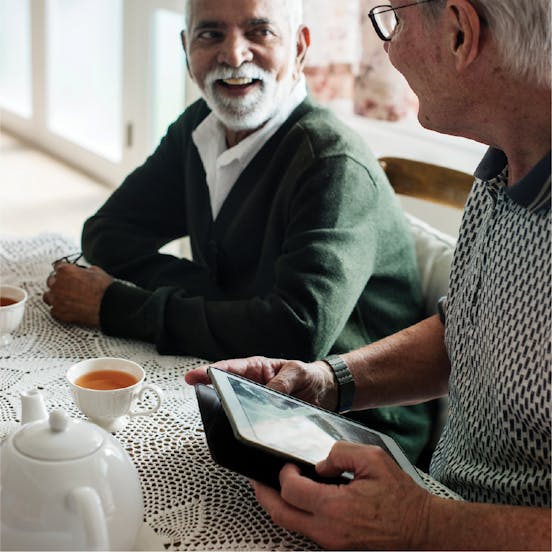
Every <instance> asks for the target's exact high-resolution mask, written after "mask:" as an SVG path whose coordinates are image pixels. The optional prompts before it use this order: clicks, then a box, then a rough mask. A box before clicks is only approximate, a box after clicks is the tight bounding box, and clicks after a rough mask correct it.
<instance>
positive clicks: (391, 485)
mask: <svg viewBox="0 0 552 552" xmlns="http://www.w3.org/2000/svg"><path fill="white" fill-rule="evenodd" d="M316 471H317V472H318V473H319V474H320V475H322V476H328V477H330V476H337V475H339V474H341V473H342V472H343V471H349V472H352V473H354V474H355V480H354V481H352V482H351V483H349V484H348V485H330V484H328V485H325V484H321V483H316V482H314V481H312V480H311V479H309V478H306V477H303V476H301V475H300V473H299V469H298V468H297V466H295V465H293V464H287V465H286V466H284V468H283V469H282V471H281V472H280V484H281V493H280V494H279V493H278V492H277V491H275V490H274V489H271V488H270V487H266V486H264V485H262V484H260V483H256V482H253V483H252V484H253V487H254V489H255V494H256V496H257V500H258V501H259V502H260V503H261V505H262V506H263V508H264V509H265V510H266V511H267V512H268V513H269V514H270V516H271V518H272V520H273V521H274V523H276V524H278V525H281V526H282V527H285V528H286V529H288V530H290V531H296V532H298V533H301V534H303V535H306V536H307V537H309V538H310V539H312V540H313V541H315V542H317V543H318V544H320V545H321V546H322V547H324V548H329V549H337V550H355V549H361V550H385V549H394V550H407V549H409V550H411V549H414V550H415V549H417V548H418V547H419V544H420V543H422V542H424V540H425V538H426V535H425V532H426V531H427V526H428V520H429V507H430V503H431V501H432V497H431V495H430V494H429V493H428V492H427V491H425V490H424V489H422V488H421V487H419V486H418V485H417V484H416V483H414V481H413V480H412V479H411V478H410V477H409V476H408V475H407V474H406V473H404V472H403V471H402V470H401V469H400V468H399V467H398V466H397V464H396V463H395V462H394V461H393V459H392V458H390V457H389V456H388V455H387V453H385V452H384V451H383V450H382V449H381V448H379V447H374V446H369V445H359V444H354V443H346V442H339V443H336V444H335V445H334V446H333V448H332V450H331V452H330V454H329V456H328V458H327V459H326V460H324V461H322V462H320V463H319V464H318V465H317V467H316Z"/></svg>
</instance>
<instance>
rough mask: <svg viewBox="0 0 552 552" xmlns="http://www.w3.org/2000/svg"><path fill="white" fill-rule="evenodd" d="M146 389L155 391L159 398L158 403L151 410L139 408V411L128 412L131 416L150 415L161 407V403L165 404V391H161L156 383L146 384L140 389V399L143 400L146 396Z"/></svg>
mask: <svg viewBox="0 0 552 552" xmlns="http://www.w3.org/2000/svg"><path fill="white" fill-rule="evenodd" d="M146 391H153V394H154V395H155V397H156V399H157V404H156V405H155V406H154V407H153V408H150V409H149V410H139V411H138V412H133V411H130V412H129V413H128V415H129V416H131V417H132V416H149V415H150V414H154V413H155V412H157V411H158V410H159V409H160V408H161V405H162V404H163V391H161V389H160V388H159V387H157V385H155V383H148V384H146V385H144V386H143V387H142V389H141V390H140V393H139V394H138V401H141V400H142V399H143V398H144V395H145V393H146Z"/></svg>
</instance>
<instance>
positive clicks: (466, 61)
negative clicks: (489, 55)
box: [445, 0, 483, 71]
mask: <svg viewBox="0 0 552 552" xmlns="http://www.w3.org/2000/svg"><path fill="white" fill-rule="evenodd" d="M445 18H446V19H445V29H446V32H447V37H448V38H447V42H448V48H449V51H450V53H451V54H452V55H453V56H454V57H455V60H456V61H455V65H456V69H457V70H458V71H463V70H464V69H466V68H467V67H468V66H469V65H471V64H472V63H473V62H474V61H475V60H476V59H477V57H478V56H479V55H480V54H481V48H482V46H483V43H482V38H483V36H482V25H481V19H480V17H479V14H478V13H477V11H476V10H475V8H474V7H473V5H472V4H471V3H470V2H469V1H468V0H449V2H448V3H447V7H446V14H445Z"/></svg>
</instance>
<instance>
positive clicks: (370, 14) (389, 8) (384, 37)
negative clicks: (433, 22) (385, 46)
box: [368, 0, 434, 42]
mask: <svg viewBox="0 0 552 552" xmlns="http://www.w3.org/2000/svg"><path fill="white" fill-rule="evenodd" d="M433 1H434V0H421V1H420V2H411V3H410V4H405V5H404V6H397V7H396V8H394V7H393V6H391V4H382V5H380V6H374V7H373V8H372V9H371V10H370V11H369V12H368V17H369V18H370V21H371V22H372V26H373V27H374V30H375V31H376V34H377V35H378V36H379V37H380V38H381V40H383V41H385V42H389V41H390V40H391V38H392V36H393V35H391V36H387V35H385V34H383V32H382V30H381V28H380V26H379V23H378V22H377V20H376V13H375V12H376V10H378V9H380V8H387V9H386V10H382V11H380V12H378V14H377V15H379V14H381V13H386V12H389V11H392V12H393V13H394V12H396V11H397V10H402V9H403V8H410V7H411V6H418V5H420V4H427V3H428V2H433ZM395 19H397V21H398V18H397V16H396V15H395Z"/></svg>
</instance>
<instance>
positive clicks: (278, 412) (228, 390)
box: [196, 367, 424, 488]
mask: <svg viewBox="0 0 552 552" xmlns="http://www.w3.org/2000/svg"><path fill="white" fill-rule="evenodd" d="M209 375H210V378H211V382H212V384H213V387H214V389H211V388H209V387H207V386H205V385H197V386H196V394H197V397H198V403H199V408H200V411H201V416H202V420H203V423H204V427H205V433H206V437H207V443H208V445H209V449H210V452H211V455H212V457H213V459H214V460H215V461H216V462H217V463H219V464H221V465H223V466H225V467H227V468H229V469H232V470H234V471H236V472H238V473H241V474H242V475H245V476H247V477H249V478H252V479H255V480H258V481H261V482H263V483H266V484H268V485H270V486H272V487H274V488H279V481H278V474H279V471H280V469H281V468H282V467H283V465H284V464H286V463H287V462H292V463H295V464H297V465H298V466H299V467H300V469H301V471H302V473H303V474H304V475H306V476H308V477H312V478H313V479H315V480H318V481H323V482H326V483H347V482H348V481H350V479H351V478H352V477H353V476H352V474H349V473H346V472H345V473H343V474H341V476H339V477H336V478H322V477H321V476H319V475H318V474H317V473H316V469H315V466H316V464H317V463H318V462H319V461H321V460H324V459H325V458H326V457H327V456H328V454H329V452H330V450H331V448H332V446H333V445H334V444H335V443H336V442H337V441H352V442H356V443H362V444H371V445H377V446H379V447H381V448H382V449H383V450H385V451H386V452H387V453H388V454H389V455H390V456H391V457H392V458H393V459H394V460H395V462H396V463H397V464H398V465H399V466H400V467H401V468H402V469H403V470H404V471H405V472H406V473H408V474H409V475H410V477H412V479H414V481H415V482H416V483H418V484H419V485H420V486H422V487H424V484H423V482H422V480H421V478H420V476H419V475H418V473H417V471H416V468H415V467H414V466H413V465H412V464H411V463H410V462H409V461H408V459H407V458H406V456H405V455H404V453H403V452H402V450H401V449H400V447H399V446H398V445H397V443H396V442H395V441H394V440H393V439H392V438H390V437H389V436H387V435H384V434H382V433H379V432H377V431H374V430H371V429H368V428H366V427H365V426H363V425H361V424H358V423H356V422H354V421H352V420H349V419H347V418H343V417H341V416H339V415H338V414H335V413H333V412H329V411H326V410H323V409H321V408H317V407H315V406H312V405H310V404H308V403H305V402H303V401H301V400H299V399H296V398H295V397H291V396H288V395H284V394H281V393H278V392H277V391H274V390H272V389H269V388H267V387H265V386H263V385H260V384H258V383H255V382H252V381H250V380H247V379H245V378H242V377H240V376H237V375H234V374H231V373H228V372H225V371H223V370H220V369H217V368H214V367H210V368H209Z"/></svg>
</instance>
